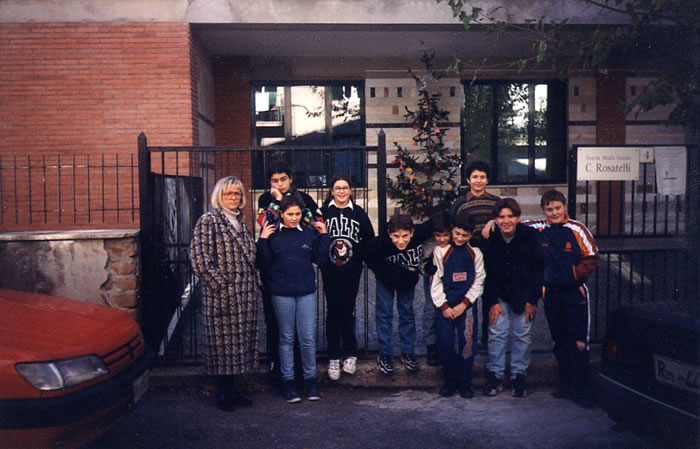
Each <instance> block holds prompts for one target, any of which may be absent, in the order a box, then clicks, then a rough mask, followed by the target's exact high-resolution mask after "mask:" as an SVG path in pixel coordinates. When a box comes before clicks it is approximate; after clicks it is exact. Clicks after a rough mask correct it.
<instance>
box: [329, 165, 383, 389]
mask: <svg viewBox="0 0 700 449" xmlns="http://www.w3.org/2000/svg"><path fill="white" fill-rule="evenodd" d="M351 189H352V184H351V181H350V178H349V177H348V176H345V175H337V176H335V177H333V179H332V180H331V183H330V193H329V195H328V199H327V200H326V201H325V203H324V205H323V207H322V209H321V211H322V212H323V217H324V220H325V223H326V227H327V228H328V235H329V236H330V239H331V248H330V253H329V257H330V263H329V264H327V265H326V266H325V267H324V268H323V269H322V273H323V289H324V291H325V293H326V303H327V306H328V308H327V317H326V338H327V339H328V377H329V378H330V379H331V380H338V379H340V372H341V366H340V360H341V357H342V360H343V366H342V370H343V371H344V372H346V373H347V374H355V369H356V364H357V339H356V338H355V298H356V296H357V290H358V288H359V286H360V276H361V275H362V262H363V258H364V249H365V246H366V244H367V242H368V241H369V240H371V239H372V238H374V228H373V227H372V222H371V221H370V220H369V217H368V216H367V213H366V212H365V211H364V210H363V209H362V208H361V207H360V206H359V205H357V204H355V203H354V202H353V200H352V190H351Z"/></svg>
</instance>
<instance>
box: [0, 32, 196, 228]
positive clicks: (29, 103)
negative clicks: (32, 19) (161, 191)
mask: <svg viewBox="0 0 700 449" xmlns="http://www.w3.org/2000/svg"><path fill="white" fill-rule="evenodd" d="M196 74H197V70H196V59H195V58H194V55H193V53H192V45H191V35H190V30H189V26H188V25H187V24H179V23H178V24H172V23H144V24H134V23H130V24H107V23H101V24H99V23H98V24H95V23H93V24H67V23H66V24H63V23H53V24H3V25H0V104H1V105H2V107H1V108H0V182H2V185H1V186H0V187H1V189H0V191H1V192H2V197H0V203H1V204H0V205H1V209H0V210H1V211H2V212H1V213H0V230H5V231H6V230H38V229H81V228H112V227H136V226H138V214H136V217H135V221H134V219H133V216H132V215H133V214H131V210H133V209H134V208H136V210H138V195H136V197H135V198H134V195H133V192H138V187H137V186H135V185H134V182H137V180H138V173H137V172H136V173H135V176H134V178H133V179H134V181H133V182H132V179H131V177H132V168H130V167H131V166H132V165H133V164H132V159H131V156H132V155H133V156H134V160H133V161H135V154H136V145H137V136H138V134H139V133H140V132H142V131H143V132H145V133H146V135H147V136H148V142H149V145H193V144H195V143H196V141H197V136H198V129H197V128H198V118H197V116H196V108H197V101H196V100H197V97H196V88H193V86H196V83H193V79H194V78H196ZM57 154H58V155H60V157H61V163H58V159H57V158H56V155H57ZM101 154H107V155H108V156H107V158H108V159H109V160H116V159H117V158H118V162H113V163H111V165H113V166H114V167H111V168H107V169H106V170H105V169H102V168H101V167H100V163H101V162H100V156H99V155H101ZM44 155H49V156H50V157H53V158H54V160H55V161H56V162H54V163H52V164H48V168H47V166H46V164H45V163H43V162H42V156H44ZM73 155H76V156H77V157H78V158H81V157H82V158H87V157H88V155H89V157H90V158H93V159H94V160H93V162H87V163H80V161H78V162H77V163H76V164H74V166H73V168H72V169H67V170H65V171H62V169H61V166H63V165H66V166H68V165H71V164H73V163H72V157H73ZM95 158H96V159H95ZM40 165H43V167H41V168H38V167H39V166H40ZM27 166H36V167H37V168H34V169H31V170H29V169H27V168H26V167H27ZM117 166H119V168H117ZM89 167H91V168H89ZM59 172H60V173H59ZM82 172H84V173H82ZM88 172H89V174H88ZM81 173H82V174H81ZM59 178H60V181H59ZM88 179H90V181H89V183H90V184H89V185H88ZM117 179H120V184H119V185H117V182H116V180H117ZM59 190H60V194H59ZM44 192H46V196H47V198H48V199H47V201H44V200H43V195H44ZM117 192H119V194H121V195H118V193H117ZM30 193H31V196H30ZM117 196H120V198H119V203H121V204H118V205H116V204H115V203H116V201H117ZM88 198H89V200H88ZM88 208H91V209H93V210H95V211H98V212H97V213H88V211H87V209H88ZM114 209H120V211H114ZM127 209H130V211H129V213H124V210H127ZM30 211H31V212H30ZM105 212H106V213H105ZM76 217H78V218H77V219H76Z"/></svg>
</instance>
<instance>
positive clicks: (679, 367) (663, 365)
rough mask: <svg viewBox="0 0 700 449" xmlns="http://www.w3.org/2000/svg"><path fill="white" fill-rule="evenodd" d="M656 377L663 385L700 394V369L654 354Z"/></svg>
mask: <svg viewBox="0 0 700 449" xmlns="http://www.w3.org/2000/svg"><path fill="white" fill-rule="evenodd" d="M654 376H655V377H656V380H657V381H658V382H660V383H662V384H666V385H671V386H674V387H677V388H681V389H683V390H686V391H692V392H693V393H695V394H700V367H697V366H694V365H689V364H687V363H683V362H679V361H677V360H673V359H669V358H668V357H664V356H661V355H656V354H654Z"/></svg>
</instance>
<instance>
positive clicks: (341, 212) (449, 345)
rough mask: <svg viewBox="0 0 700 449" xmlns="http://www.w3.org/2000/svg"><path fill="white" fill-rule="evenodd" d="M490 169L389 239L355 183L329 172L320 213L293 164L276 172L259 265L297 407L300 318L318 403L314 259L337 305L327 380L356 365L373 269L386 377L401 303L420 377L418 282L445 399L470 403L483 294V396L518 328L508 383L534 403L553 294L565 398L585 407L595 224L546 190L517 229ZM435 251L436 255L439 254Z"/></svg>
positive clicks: (490, 390) (406, 352) (391, 231)
mask: <svg viewBox="0 0 700 449" xmlns="http://www.w3.org/2000/svg"><path fill="white" fill-rule="evenodd" d="M488 175H489V168H488V165H487V164H485V163H483V162H475V163H473V164H472V165H471V166H470V167H469V168H468V170H467V179H468V183H469V185H470V191H469V193H467V195H466V196H465V197H463V198H461V199H460V200H458V201H457V202H456V203H455V204H454V205H453V206H452V208H451V209H450V211H449V212H447V211H444V212H440V213H438V214H436V215H434V216H433V217H431V218H430V219H429V220H428V221H426V222H424V223H420V224H414V223H413V221H412V220H411V217H409V216H406V215H395V216H393V217H392V218H391V219H390V220H389V223H388V226H387V233H386V234H384V235H380V236H378V237H375V236H374V230H373V228H372V225H371V223H370V221H369V218H368V217H367V214H366V213H365V211H364V210H362V208H361V207H360V206H358V205H357V204H355V203H354V202H353V201H352V196H351V189H352V185H351V182H350V179H349V178H347V177H345V176H336V177H335V178H333V180H332V181H331V183H330V185H329V187H330V193H329V196H328V199H327V200H326V201H325V202H324V204H323V206H322V208H321V209H319V208H318V207H317V205H316V203H315V202H314V201H313V200H312V199H311V198H310V197H308V195H305V194H302V193H301V192H298V191H296V189H294V187H293V185H292V174H291V172H290V171H289V170H288V169H287V168H286V167H274V168H272V170H271V173H270V182H271V189H270V192H269V193H266V194H264V195H263V196H261V198H260V200H259V202H258V207H259V211H258V212H259V223H260V224H261V227H262V232H261V234H260V238H259V240H258V259H259V264H260V267H261V273H262V275H263V281H264V290H265V295H266V297H267V298H268V302H269V303H271V309H273V310H274V315H275V317H276V321H277V324H278V326H279V339H278V342H279V344H278V347H279V362H280V365H281V373H282V379H283V393H284V396H285V399H286V400H287V401H288V402H298V401H300V396H299V394H298V393H297V391H296V386H295V381H294V357H293V345H294V326H295V323H296V328H297V334H298V337H299V345H300V348H301V356H302V357H301V359H302V365H303V376H304V385H305V390H306V392H307V395H308V397H309V399H311V400H314V399H318V398H319V397H320V394H319V387H318V382H317V381H316V367H315V317H316V300H315V296H314V291H315V277H314V270H313V267H312V263H316V264H317V265H318V266H319V267H320V268H321V271H322V274H323V281H324V282H323V284H324V290H325V294H326V299H327V313H328V315H327V325H326V332H327V339H328V355H329V364H328V376H329V378H330V379H332V380H338V379H339V378H340V376H341V373H342V372H345V373H347V374H353V373H354V372H355V369H356V362H357V354H356V351H357V341H356V339H355V333H354V330H355V297H356V295H357V291H358V286H359V281H360V275H361V272H362V265H363V263H366V264H367V266H368V267H369V268H370V269H371V270H372V271H373V272H374V276H375V279H376V330H377V340H378V346H379V355H378V356H377V364H378V368H379V370H380V371H381V372H382V373H384V374H387V375H391V374H393V372H394V364H393V347H392V340H391V338H392V333H393V329H392V318H393V306H394V298H396V307H397V310H398V334H399V340H400V352H401V356H400V361H401V363H402V364H403V365H404V366H405V367H406V369H407V370H408V371H409V372H416V371H418V370H419V369H420V366H419V363H418V359H417V358H416V351H415V345H416V325H415V316H414V311H413V302H414V292H415V286H416V284H417V283H418V280H419V278H420V276H421V274H422V275H423V277H424V279H425V284H424V286H425V290H426V291H425V293H426V295H425V296H426V305H425V313H424V315H425V318H426V320H425V326H424V328H425V331H426V332H425V334H426V343H427V352H428V363H430V364H440V365H441V366H442V373H443V377H444V383H443V385H442V387H441V388H440V395H441V396H451V395H453V394H454V393H455V392H459V394H460V396H462V397H464V398H471V397H473V395H474V392H473V389H472V384H471V378H472V367H473V363H474V354H475V352H476V349H477V341H478V340H479V338H478V331H477V329H478V328H479V327H478V323H477V317H478V313H477V309H476V304H477V300H478V299H479V298H481V297H483V299H482V301H481V302H482V304H483V307H484V309H483V318H484V321H488V326H487V325H486V323H485V325H484V326H483V329H484V331H485V335H484V336H485V337H486V335H487V338H484V340H487V342H488V345H487V347H488V354H489V360H488V364H487V370H488V372H487V382H486V385H485V386H484V394H485V395H490V396H493V395H496V394H498V392H499V391H501V390H502V388H503V383H504V374H505V349H506V344H507V340H508V334H509V332H510V327H511V326H512V327H513V336H512V344H511V364H510V376H511V378H510V379H511V381H510V384H511V387H512V392H513V395H514V396H517V397H523V396H525V395H526V392H527V383H526V376H527V367H528V365H529V347H530V343H531V340H532V337H531V329H532V322H533V320H534V317H535V312H536V309H537V303H538V301H539V298H540V297H543V298H544V300H545V315H546V318H547V321H548V324H549V327H550V330H551V333H552V339H553V341H554V353H555V356H556V358H557V361H558V365H559V385H558V388H557V390H556V393H555V394H556V395H557V396H558V397H569V398H573V399H575V400H577V401H585V398H586V397H587V394H586V389H587V388H588V378H587V376H588V369H589V368H588V365H589V355H588V354H589V352H588V351H589V347H588V319H589V318H588V317H589V314H588V293H587V290H586V287H585V283H584V281H585V279H586V277H587V276H588V275H589V274H590V273H591V272H592V271H593V270H595V268H596V265H597V262H598V254H597V248H596V247H595V243H594V242H593V239H592V237H591V235H590V233H589V232H588V230H587V229H586V228H585V226H583V225H582V224H581V223H578V222H576V221H574V220H571V219H569V217H568V215H567V213H566V198H565V197H564V195H562V194H561V193H559V192H557V191H554V190H552V191H548V192H546V193H545V194H544V195H543V197H542V201H541V205H542V209H543V211H544V214H545V219H544V220H534V221H530V222H523V223H520V213H521V211H520V207H519V205H518V203H517V202H516V201H515V200H514V199H512V198H505V199H500V198H498V197H496V196H494V195H491V194H489V193H488V192H486V185H487V184H488ZM312 229H315V231H313V230H312ZM538 231H539V232H538ZM428 241H430V244H426V242H428ZM425 247H430V248H433V249H432V251H431V253H430V254H426V253H425ZM266 312H268V311H267V310H266ZM266 315H268V313H266ZM266 321H268V320H267V318H266ZM269 326H270V322H269V321H268V327H269ZM268 343H272V342H270V340H268ZM268 347H270V346H268Z"/></svg>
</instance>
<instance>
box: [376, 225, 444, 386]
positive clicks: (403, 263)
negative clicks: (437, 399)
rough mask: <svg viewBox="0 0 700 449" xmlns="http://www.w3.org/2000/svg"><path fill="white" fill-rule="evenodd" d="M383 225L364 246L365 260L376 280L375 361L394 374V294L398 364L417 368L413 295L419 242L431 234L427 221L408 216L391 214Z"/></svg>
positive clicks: (382, 369) (419, 261)
mask: <svg viewBox="0 0 700 449" xmlns="http://www.w3.org/2000/svg"><path fill="white" fill-rule="evenodd" d="M387 228H388V229H387V231H388V232H387V234H385V235H381V236H379V237H376V238H375V239H373V240H371V241H370V242H369V244H368V245H367V252H366V258H367V259H366V261H367V266H368V267H369V268H370V269H371V270H372V271H373V272H374V277H375V278H376V281H377V303H376V324H377V340H378V342H379V355H378V356H377V364H378V366H379V370H380V371H381V372H382V373H384V374H387V375H391V374H393V373H394V362H393V360H392V354H393V349H392V344H391V334H392V332H393V331H392V317H393V315H394V295H396V308H397V310H398V313H399V339H400V340H401V363H403V364H404V366H405V367H406V369H407V370H408V371H409V372H416V371H418V370H419V369H420V366H419V364H418V359H417V358H416V355H415V346H416V322H415V316H414V313H413V298H414V294H415V287H416V284H417V283H418V277H419V273H420V264H421V262H422V260H423V246H422V243H423V242H424V241H425V240H426V239H427V238H428V237H430V235H431V234H432V225H431V222H430V220H428V221H427V222H425V223H421V224H419V225H414V224H413V221H411V217H409V216H408V215H394V216H393V217H392V218H391V220H389V223H388V226H387Z"/></svg>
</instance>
